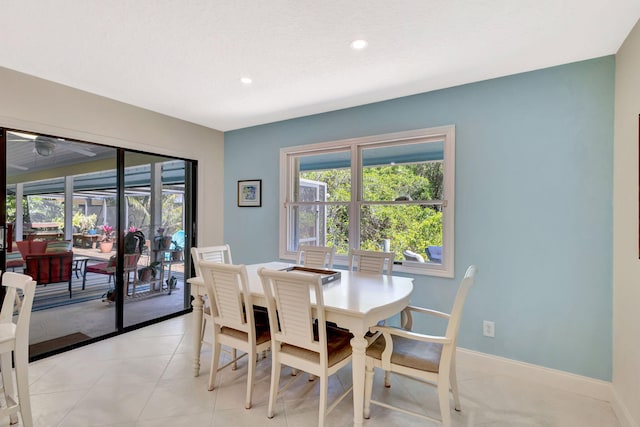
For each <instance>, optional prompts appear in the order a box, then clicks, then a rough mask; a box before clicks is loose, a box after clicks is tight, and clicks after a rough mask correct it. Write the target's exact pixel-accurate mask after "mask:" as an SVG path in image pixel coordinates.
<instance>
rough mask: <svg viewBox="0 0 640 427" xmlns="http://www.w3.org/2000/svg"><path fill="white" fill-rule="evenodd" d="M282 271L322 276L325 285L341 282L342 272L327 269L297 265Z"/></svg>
mask: <svg viewBox="0 0 640 427" xmlns="http://www.w3.org/2000/svg"><path fill="white" fill-rule="evenodd" d="M282 271H299V272H302V273H315V274H320V275H321V276H322V284H323V285H325V284H327V283H330V282H335V281H336V280H340V272H339V271H335V270H329V269H327V268H309V267H301V266H299V265H295V266H293V267H287V268H285V269H283V270H282Z"/></svg>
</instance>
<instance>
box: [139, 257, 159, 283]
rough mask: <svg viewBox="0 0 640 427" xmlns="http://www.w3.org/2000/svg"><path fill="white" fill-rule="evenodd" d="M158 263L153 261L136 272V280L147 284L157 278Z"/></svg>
mask: <svg viewBox="0 0 640 427" xmlns="http://www.w3.org/2000/svg"><path fill="white" fill-rule="evenodd" d="M160 265H161V263H160V261H154V262H152V263H151V264H149V265H148V266H146V267H142V268H140V269H139V270H138V280H140V281H141V282H149V281H151V280H153V279H155V278H156V277H157V276H158V272H159V271H160Z"/></svg>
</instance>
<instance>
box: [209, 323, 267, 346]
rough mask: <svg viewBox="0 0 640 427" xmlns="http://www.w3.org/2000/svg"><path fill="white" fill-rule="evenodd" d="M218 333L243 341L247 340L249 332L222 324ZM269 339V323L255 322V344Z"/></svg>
mask: <svg viewBox="0 0 640 427" xmlns="http://www.w3.org/2000/svg"><path fill="white" fill-rule="evenodd" d="M220 333H221V334H223V335H228V336H230V337H234V338H237V339H240V340H243V341H247V342H248V341H249V334H247V333H246V332H244V331H239V330H237V329H234V328H229V327H227V326H223V327H222V328H220ZM270 339H271V333H270V332H269V323H267V324H266V325H259V324H257V323H256V345H259V344H262V343H265V342H267V341H269V340H270Z"/></svg>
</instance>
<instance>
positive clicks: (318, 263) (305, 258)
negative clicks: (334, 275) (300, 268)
mask: <svg viewBox="0 0 640 427" xmlns="http://www.w3.org/2000/svg"><path fill="white" fill-rule="evenodd" d="M334 252H335V251H334V248H333V247H328V246H306V245H301V246H300V247H299V248H298V264H301V265H304V266H305V267H310V268H333V255H334Z"/></svg>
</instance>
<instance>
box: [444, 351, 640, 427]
mask: <svg viewBox="0 0 640 427" xmlns="http://www.w3.org/2000/svg"><path fill="white" fill-rule="evenodd" d="M456 358H457V363H458V364H459V365H460V366H462V365H463V364H465V365H470V366H474V367H478V368H480V369H482V370H483V371H486V372H488V373H496V374H507V375H512V376H514V377H518V378H523V379H526V380H530V381H533V382H537V383H542V384H546V385H549V386H552V387H554V388H557V389H560V390H565V391H569V392H572V393H579V394H582V395H583V396H589V397H592V398H594V399H598V400H604V401H606V402H610V403H611V404H612V407H614V410H615V406H614V404H613V396H614V393H613V388H612V386H611V382H608V381H602V380H597V379H594V378H589V377H585V376H582V375H576V374H571V373H568V372H564V371H560V370H557V369H550V368H545V367H543V366H538V365H533V364H530V363H525V362H519V361H517V360H512V359H507V358H505V357H499V356H494V355H491V354H486V353H480V352H477V351H473V350H467V349H465V348H460V347H458V351H457V353H456ZM616 415H618V414H617V412H616ZM618 418H620V417H618ZM630 427H637V426H633V424H631V425H630Z"/></svg>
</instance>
